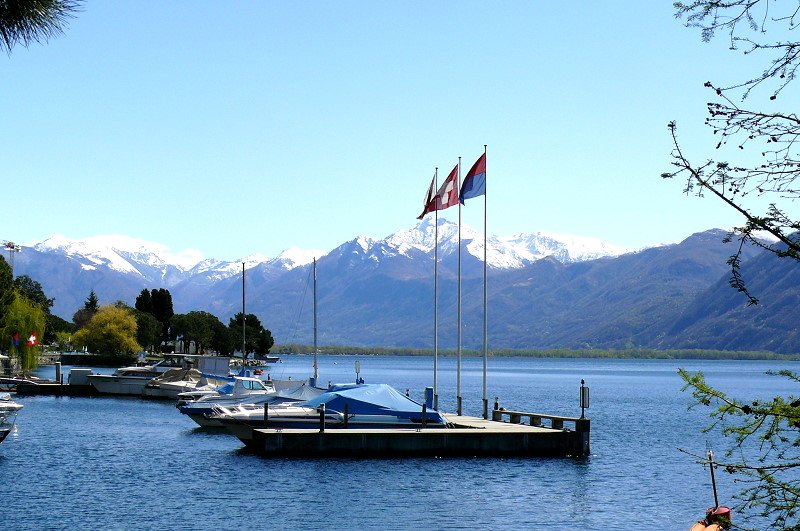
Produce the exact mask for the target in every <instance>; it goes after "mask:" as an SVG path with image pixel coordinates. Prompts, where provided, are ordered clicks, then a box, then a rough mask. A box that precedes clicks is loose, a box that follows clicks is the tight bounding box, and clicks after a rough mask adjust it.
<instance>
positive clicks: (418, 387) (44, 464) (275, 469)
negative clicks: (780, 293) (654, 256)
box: [0, 356, 800, 530]
mask: <svg viewBox="0 0 800 531" xmlns="http://www.w3.org/2000/svg"><path fill="white" fill-rule="evenodd" d="M356 359H358V360H360V362H361V376H362V377H363V378H364V379H365V380H366V382H368V383H388V384H390V385H393V386H394V387H396V388H397V389H398V390H400V391H403V392H404V391H405V390H406V389H410V390H411V396H412V397H413V398H415V399H418V400H421V398H422V395H423V389H424V387H425V386H430V385H431V384H432V360H431V359H430V358H422V357H393V356H392V357H390V356H358V357H356V356H321V357H320V361H319V367H320V381H321V382H327V381H332V382H351V381H353V380H354V379H355V370H354V362H355V360H356ZM455 366H456V361H455V359H454V358H451V357H448V358H440V359H439V395H440V405H441V406H442V409H444V410H446V411H454V410H455V389H456V372H455ZM481 366H482V360H480V359H476V358H465V359H464V360H463V370H462V388H463V393H462V394H463V396H464V409H465V414H471V415H476V416H479V415H480V411H481V401H480V399H481V389H482V387H481V386H482V384H481ZM679 367H682V368H686V369H688V370H693V371H694V370H700V371H703V372H704V373H705V374H706V377H707V379H708V381H709V382H710V383H711V384H712V385H715V386H717V387H718V388H721V389H723V390H726V391H730V392H734V393H736V394H737V396H744V397H748V398H749V397H753V398H755V397H771V396H774V395H775V394H785V395H789V394H797V393H796V388H794V387H793V386H792V384H791V383H790V382H789V381H788V380H786V379H784V378H780V377H775V376H768V375H765V374H764V373H765V371H767V370H770V369H775V370H777V369H783V368H789V369H792V370H800V367H798V366H797V363H796V362H753V361H696V360H677V361H676V360H594V359H592V360H588V359H555V360H552V359H530V358H490V360H489V396H490V403H491V402H493V400H494V397H495V396H498V397H499V399H500V405H501V406H503V407H505V408H507V409H520V410H523V411H535V412H543V413H552V414H560V415H568V416H580V408H579V403H578V388H579V386H580V380H581V378H583V379H585V380H586V384H587V385H588V386H589V387H590V388H591V407H590V409H589V410H587V416H588V417H590V418H591V419H592V436H591V437H592V438H591V444H592V452H591V457H590V458H588V459H585V460H574V459H516V458H514V459H511V458H505V459H488V458H443V459H438V458H425V459H384V460H380V459H378V460H359V459H270V458H263V457H260V456H258V455H255V454H252V453H250V452H248V451H246V450H244V449H243V446H242V444H241V443H240V442H239V440H238V439H236V438H235V437H233V436H229V435H227V434H224V433H214V432H208V431H203V430H200V429H199V428H197V427H196V425H195V424H194V423H193V422H192V421H191V420H190V419H188V418H186V417H184V416H183V415H181V414H180V413H179V412H178V411H177V409H175V407H174V405H173V404H172V403H170V402H156V401H145V400H140V399H136V398H67V397H63V398H62V397H58V398H57V397H20V398H18V401H19V402H21V403H22V404H24V406H25V408H24V409H23V410H22V411H21V412H20V414H19V416H18V418H17V428H16V430H15V432H12V434H11V435H9V437H8V438H7V439H6V440H5V441H4V442H3V443H2V444H0V485H2V498H1V499H2V506H3V511H2V512H3V517H2V527H3V528H5V529H67V528H71V529H77V528H93V529H133V528H141V529H215V530H216V529H245V528H275V529H295V528H303V529H307V528H314V529H353V528H360V529H365V528H376V529H377V528H381V529H443V528H462V529H597V530H600V529H603V530H605V529H632V528H635V529H665V530H666V529H688V528H689V526H690V525H691V524H692V523H693V522H694V521H696V520H697V519H698V518H700V517H701V516H702V515H703V514H704V511H705V509H706V507H708V506H710V505H713V495H712V491H711V484H710V483H711V482H710V477H709V473H708V469H707V468H704V467H703V466H701V465H699V464H696V463H695V460H694V458H692V457H691V456H689V455H687V454H685V453H682V452H680V451H679V450H678V448H683V449H685V450H688V451H691V452H695V453H699V454H703V453H704V452H705V449H706V442H709V443H710V444H711V445H712V448H713V449H714V450H715V451H716V452H717V453H718V454H720V455H721V454H722V452H723V450H724V449H725V447H726V446H725V443H724V442H722V441H719V440H715V439H713V438H712V437H711V436H710V435H708V434H703V433H701V431H700V430H701V428H702V427H704V426H706V425H707V424H708V416H707V411H706V410H703V409H696V410H687V406H688V405H689V404H690V403H691V397H690V396H689V395H688V394H687V393H684V392H681V390H680V389H681V387H682V381H681V380H680V378H679V377H678V375H677V369H678V368H679ZM68 370H69V367H65V372H66V371H68ZM104 372H110V371H109V370H105V371H104ZM270 372H271V375H272V377H273V378H286V377H288V376H292V377H293V379H303V378H306V377H308V376H309V373H310V372H311V357H309V356H287V357H284V359H283V360H282V362H281V363H277V364H275V365H274V366H273V367H272V370H271V371H270ZM39 374H41V375H43V376H50V377H52V376H53V374H54V369H53V367H42V368H41V369H40V370H39ZM717 479H718V491H719V494H720V501H721V502H723V503H731V502H732V500H730V496H731V495H732V494H733V493H734V492H735V491H736V490H738V486H737V485H734V484H733V482H732V479H731V477H730V476H728V475H727V474H725V473H723V472H722V471H720V472H719V474H718V477H717ZM735 516H736V515H735V514H734V517H735Z"/></svg>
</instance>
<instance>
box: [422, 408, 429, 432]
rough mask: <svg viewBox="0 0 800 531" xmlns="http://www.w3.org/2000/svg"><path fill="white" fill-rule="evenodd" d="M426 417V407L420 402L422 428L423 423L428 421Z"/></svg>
mask: <svg viewBox="0 0 800 531" xmlns="http://www.w3.org/2000/svg"><path fill="white" fill-rule="evenodd" d="M425 417H426V407H425V404H422V427H423V428H424V427H425V425H426V424H427V423H428V419H427V418H425Z"/></svg>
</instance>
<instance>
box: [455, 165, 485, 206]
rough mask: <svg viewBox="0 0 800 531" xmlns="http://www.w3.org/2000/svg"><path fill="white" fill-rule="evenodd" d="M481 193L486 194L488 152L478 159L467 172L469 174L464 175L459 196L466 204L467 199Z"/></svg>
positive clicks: (462, 202)
mask: <svg viewBox="0 0 800 531" xmlns="http://www.w3.org/2000/svg"><path fill="white" fill-rule="evenodd" d="M479 195H486V153H484V154H483V155H481V156H480V157H478V160H476V161H475V164H473V165H472V168H470V170H469V171H468V172H467V176H466V177H464V183H463V184H462V185H461V193H460V194H459V198H460V200H461V204H464V200H465V199H471V198H473V197H478V196H479Z"/></svg>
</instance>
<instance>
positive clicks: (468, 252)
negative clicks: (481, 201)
mask: <svg viewBox="0 0 800 531" xmlns="http://www.w3.org/2000/svg"><path fill="white" fill-rule="evenodd" d="M437 231H438V241H439V245H438V253H439V268H438V272H439V275H438V277H437V278H438V286H439V291H438V301H439V309H440V312H441V316H442V319H441V320H440V330H439V336H438V337H439V341H440V342H439V345H440V346H442V345H444V346H445V348H450V347H452V346H453V345H454V341H455V333H456V332H455V330H454V327H453V322H455V321H454V320H453V319H450V318H448V317H447V316H453V315H455V311H456V307H457V304H456V303H457V301H456V293H457V292H458V291H459V290H458V289H457V282H456V279H457V274H456V271H457V260H456V257H457V250H458V245H457V242H458V226H456V225H454V224H453V223H451V222H448V221H445V220H441V221H440V222H439V225H438V229H437V227H435V226H434V225H433V223H432V222H431V221H430V220H427V221H423V222H422V223H419V224H417V225H415V226H414V227H411V228H409V229H405V230H401V231H398V232H396V233H394V234H391V235H389V236H387V237H385V238H383V239H379V240H378V239H373V238H369V237H366V236H359V237H357V238H354V239H352V240H350V241H348V242H345V243H343V244H341V245H339V246H338V247H336V248H335V249H333V250H331V251H329V252H327V253H324V252H322V251H312V250H302V249H297V248H291V249H287V250H286V251H284V252H282V253H281V254H280V255H278V256H277V257H274V258H270V257H267V256H263V255H257V254H254V255H251V256H248V257H245V258H243V259H240V260H235V261H221V260H216V259H213V258H206V259H203V258H202V257H201V256H200V255H199V253H196V252H192V251H184V252H179V253H174V252H171V251H170V250H169V249H168V248H166V247H165V246H163V245H159V244H156V243H152V242H143V241H141V240H135V239H131V238H126V237H118V236H104V237H96V238H88V239H86V240H82V241H73V240H68V239H66V238H64V237H63V236H61V237H52V238H49V239H48V240H45V241H44V242H40V243H38V244H35V245H34V246H32V247H27V246H25V247H26V248H25V252H22V253H19V254H18V255H16V262H15V268H14V274H15V275H27V276H30V277H31V278H33V279H34V280H37V281H39V282H40V283H41V284H42V287H43V289H44V291H45V293H46V294H47V296H48V297H52V298H54V299H55V304H54V306H53V313H54V314H55V315H58V316H60V317H63V318H65V319H70V318H71V316H72V315H73V314H74V313H75V311H76V310H77V309H79V308H81V307H82V306H83V304H84V302H85V301H86V298H87V297H88V295H89V293H90V292H91V291H94V292H95V293H96V295H97V297H98V298H99V300H100V303H101V304H111V303H114V302H116V301H122V302H124V303H126V304H130V305H133V303H134V301H135V299H136V297H137V296H138V295H139V293H140V292H141V290H142V289H154V288H168V289H169V291H170V293H171V295H172V300H173V305H174V310H175V312H176V313H186V312H190V311H195V310H203V311H208V312H211V313H212V314H214V315H216V316H217V317H219V318H220V319H221V320H222V321H223V322H227V321H228V320H229V319H230V318H231V317H232V316H233V315H235V313H236V312H238V311H241V307H242V288H243V287H245V288H246V294H247V311H248V313H253V314H255V315H256V316H258V317H259V319H261V320H262V322H264V323H265V324H266V325H267V326H268V327H269V328H270V329H271V330H272V331H273V335H274V336H275V338H276V341H278V342H279V343H283V344H286V343H291V342H306V343H308V342H309V341H310V337H311V334H312V323H311V316H310V306H311V303H310V301H309V298H310V297H311V295H310V289H309V288H310V286H309V284H310V278H311V275H310V268H309V266H308V264H309V263H310V262H311V261H312V260H313V259H314V258H317V263H318V279H319V286H318V296H319V304H318V309H319V318H320V326H319V335H320V341H321V343H322V344H328V345H333V344H338V345H376V346H392V345H397V346H407V347H411V348H430V346H431V337H432V306H433V305H432V294H433V293H434V285H435V283H436V280H435V279H434V275H433V270H434V268H433V252H434V246H435V242H436V239H437V238H436V235H437ZM725 234H726V232H725V231H719V230H710V231H705V232H702V233H698V234H695V235H692V236H691V237H689V238H687V239H686V240H684V241H683V242H681V243H679V244H672V245H667V246H661V247H654V248H650V249H645V250H640V251H637V252H631V253H626V252H625V251H626V250H625V249H620V248H617V247H614V246H610V245H608V244H605V243H603V242H601V241H598V240H595V239H590V238H582V237H577V236H568V235H560V234H554V233H548V232H538V233H532V234H516V235H512V236H506V237H497V236H492V237H489V238H488V240H487V244H488V249H487V251H488V252H487V255H488V265H489V266H490V267H489V271H488V273H489V276H490V279H489V282H488V286H489V292H488V296H489V305H490V307H491V311H490V315H491V316H492V319H491V322H490V323H489V329H488V331H489V334H490V341H491V344H492V345H493V348H506V347H507V348H562V347H579V348H586V347H601V348H602V347H606V348H607V347H613V348H623V347H625V348H627V346H628V345H630V344H634V345H636V346H646V347H648V348H659V347H664V346H670V347H674V348H696V347H697V346H698V345H699V346H702V347H703V348H725V349H730V348H734V347H736V346H741V345H744V346H746V347H747V349H750V350H756V349H763V348H774V349H779V350H780V351H782V352H783V351H786V352H796V351H797V350H796V349H797V348H800V347H799V346H798V345H800V340H798V339H797V338H796V337H795V336H792V335H791V334H786V333H785V330H788V329H789V328H786V327H787V326H788V327H790V325H789V324H786V323H792V322H796V320H797V312H788V313H787V312H786V311H785V308H797V307H798V306H797V305H796V304H793V303H791V302H785V301H784V300H783V299H778V298H779V297H783V298H786V301H789V300H790V299H791V300H792V301H793V300H795V299H796V297H797V288H796V286H797V285H800V283H798V282H797V280H796V276H797V275H800V273H789V272H788V271H787V272H780V273H779V274H778V276H777V277H775V275H773V273H772V271H773V270H775V271H782V270H780V269H779V268H778V267H777V265H774V264H771V263H768V261H763V263H762V261H755V262H753V264H754V265H753V266H752V268H751V269H748V275H749V276H748V278H753V279H763V281H764V282H765V283H766V285H769V286H771V284H769V282H772V281H773V280H775V279H776V278H777V279H785V281H782V282H783V283H779V286H780V287H779V289H778V288H776V290H773V292H774V293H776V294H778V295H775V294H773V295H771V296H770V298H773V299H776V300H778V304H776V306H775V307H776V308H777V310H776V311H778V315H779V316H780V318H781V319H784V320H783V321H779V319H778V317H770V318H769V319H768V321H769V322H773V321H775V322H781V323H783V324H781V326H782V327H784V328H783V330H784V333H781V332H780V330H778V329H769V328H766V327H764V326H763V323H762V322H761V321H758V319H756V320H757V321H758V322H751V321H753V319H754V317H752V316H757V315H759V314H756V313H752V312H751V313H749V314H747V315H741V316H738V317H737V320H738V321H737V322H741V323H744V324H743V325H742V326H738V325H737V326H734V327H729V328H730V329H731V330H735V331H736V334H739V335H735V334H733V335H728V336H723V335H720V334H719V330H720V329H721V328H720V325H719V323H709V322H708V319H709V316H723V317H719V319H727V316H728V315H729V313H730V311H734V310H730V308H734V309H735V308H738V307H739V306H741V301H740V300H739V299H736V298H732V299H731V300H730V301H727V300H726V301H722V302H719V303H717V302H715V303H714V304H715V305H716V306H714V307H713V308H710V307H709V306H708V305H709V304H710V302H709V301H718V300H721V299H720V297H718V295H719V294H720V293H721V294H722V295H728V294H727V291H726V290H728V289H729V287H728V277H729V275H730V272H729V269H728V267H729V266H728V265H727V264H726V260H727V259H728V257H729V256H730V255H731V253H732V252H736V249H737V248H738V247H737V246H736V242H725V241H724V240H725V238H724V236H725ZM461 239H462V264H461V265H462V268H461V271H462V276H461V279H462V283H461V284H462V285H461V287H462V290H461V291H462V292H463V298H462V300H461V305H460V306H461V307H462V309H463V316H462V317H463V319H462V323H463V324H462V326H463V340H464V346H465V347H466V348H477V347H478V346H480V345H481V342H482V337H481V331H482V330H483V323H482V322H481V319H482V316H483V305H482V290H483V285H484V284H483V282H482V272H483V267H482V259H483V250H484V238H483V235H482V234H480V233H479V232H476V231H475V230H473V229H471V228H470V227H465V226H462V227H461ZM759 252H762V250H761V249H760V248H757V247H755V246H749V247H747V249H746V253H745V254H744V255H743V257H742V258H743V260H742V263H743V264H745V266H746V267H750V266H749V265H748V263H747V262H746V260H747V259H749V258H750V257H752V256H755V255H756V253H759ZM764 252H766V251H764ZM596 258H603V259H596ZM576 262H580V263H576ZM242 263H244V268H245V270H246V286H245V285H244V284H243V283H242V276H241V272H242ZM792 271H794V270H792ZM797 271H800V270H797ZM793 274H794V276H792V275H793ZM754 282H755V281H754ZM712 285H718V286H721V287H715V288H714V289H713V290H712V291H708V292H706V291H704V290H707V289H710V288H709V287H710V286H712ZM753 285H754V286H755V285H756V284H753ZM759 289H761V288H759ZM763 289H764V290H766V289H767V288H766V287H765V288H763ZM770 289H771V288H770ZM732 293H733V294H734V295H735V294H736V292H735V290H733V291H732ZM771 293H772V292H771ZM732 297H733V296H732ZM787 297H788V298H787ZM766 298H767V297H766V296H765V299H766ZM763 308H767V306H766V305H765V306H764V307H763ZM762 311H765V310H763V309H762ZM769 311H771V310H769ZM784 314H785V315H784ZM737 315H738V314H737ZM770 315H772V314H770ZM748 320H749V321H748ZM726 326H727V325H726ZM682 330H683V332H681V331H682ZM742 330H749V331H750V332H748V333H747V334H745V335H744V336H742V335H741V333H740V331H742ZM676 334H683V335H680V337H679V339H680V338H682V339H680V341H677V340H674V341H673V339H671V338H672V337H673V336H675V337H678V335H676ZM740 336H741V337H740ZM745 336H746V337H745ZM775 338H784V339H782V341H783V343H781V344H780V345H777V343H775ZM745 340H746V341H745ZM776 345H777V346H776Z"/></svg>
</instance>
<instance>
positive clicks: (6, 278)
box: [0, 256, 14, 350]
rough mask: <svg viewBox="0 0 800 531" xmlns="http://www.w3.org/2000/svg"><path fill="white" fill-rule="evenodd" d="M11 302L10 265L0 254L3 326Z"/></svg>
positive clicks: (1, 316) (0, 321)
mask: <svg viewBox="0 0 800 531" xmlns="http://www.w3.org/2000/svg"><path fill="white" fill-rule="evenodd" d="M12 302H14V279H13V276H12V273H11V266H9V265H8V263H7V262H6V260H5V258H3V257H2V256H0V326H3V320H4V316H5V315H7V313H8V307H9V306H11V303H12ZM0 350H4V349H0Z"/></svg>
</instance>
